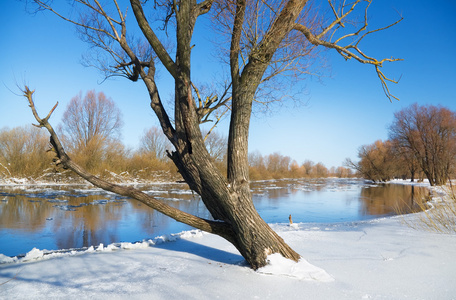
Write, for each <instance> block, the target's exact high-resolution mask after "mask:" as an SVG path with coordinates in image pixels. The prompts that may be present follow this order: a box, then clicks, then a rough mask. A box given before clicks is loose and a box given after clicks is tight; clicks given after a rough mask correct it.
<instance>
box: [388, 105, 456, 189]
mask: <svg viewBox="0 0 456 300" xmlns="http://www.w3.org/2000/svg"><path fill="white" fill-rule="evenodd" d="M389 134H390V139H392V140H393V141H395V144H396V146H397V147H400V148H403V149H407V151H404V150H403V151H402V153H403V154H406V155H410V153H413V156H414V158H415V159H416V160H417V161H418V163H419V166H420V168H421V169H422V171H423V172H424V174H425V175H426V177H427V178H428V179H429V183H430V184H431V185H443V184H445V183H446V181H447V180H448V179H449V176H450V174H451V173H452V172H453V169H454V168H455V165H456V113H455V112H453V111H450V110H449V109H447V108H444V107H437V106H434V105H427V106H419V105H417V104H416V103H415V104H413V105H412V106H410V107H407V108H404V109H402V110H401V111H399V112H397V113H395V114H394V121H393V123H392V124H391V126H390V128H389ZM408 160H409V162H410V163H411V164H413V163H415V160H413V159H412V158H410V157H408ZM411 167H412V168H414V167H415V166H414V165H411Z"/></svg>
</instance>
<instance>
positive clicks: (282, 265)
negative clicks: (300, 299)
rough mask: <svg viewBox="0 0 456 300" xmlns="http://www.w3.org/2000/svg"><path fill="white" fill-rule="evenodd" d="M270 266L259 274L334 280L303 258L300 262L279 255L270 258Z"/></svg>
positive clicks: (310, 279) (265, 267)
mask: <svg viewBox="0 0 456 300" xmlns="http://www.w3.org/2000/svg"><path fill="white" fill-rule="evenodd" d="M267 261H268V264H267V265H266V266H264V267H263V268H260V269H258V270H257V272H258V273H261V274H267V275H279V276H287V277H294V278H297V279H299V280H309V281H320V282H331V281H334V278H333V277H332V276H331V275H329V274H328V273H326V271H325V270H323V269H320V268H318V267H316V266H314V265H312V264H310V263H309V262H308V261H307V260H305V259H303V258H301V259H300V260H299V261H298V262H294V261H292V260H290V259H287V258H285V257H283V256H282V255H281V254H279V253H274V254H271V255H269V256H268V258H267Z"/></svg>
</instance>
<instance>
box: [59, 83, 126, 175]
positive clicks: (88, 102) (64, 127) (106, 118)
mask: <svg viewBox="0 0 456 300" xmlns="http://www.w3.org/2000/svg"><path fill="white" fill-rule="evenodd" d="M121 129H122V114H121V112H120V110H119V109H118V108H117V106H116V104H115V102H114V101H113V100H112V99H110V98H108V97H106V95H105V94H104V93H103V92H99V93H96V92H95V91H93V90H92V91H88V92H87V93H86V94H85V96H84V97H82V94H79V95H78V96H76V97H73V98H72V99H71V101H70V103H69V104H68V106H67V108H66V110H65V112H64V114H63V118H62V124H61V131H62V133H63V135H62V141H64V144H65V145H66V147H67V149H68V151H69V153H72V154H73V155H74V156H75V158H77V159H76V161H78V162H79V163H80V164H81V165H82V166H84V167H86V168H88V169H91V170H94V168H95V167H96V166H98V165H99V164H100V163H101V161H102V159H103V157H104V156H105V153H106V150H108V148H109V145H114V144H116V142H117V141H118V140H119V137H120V130H121Z"/></svg>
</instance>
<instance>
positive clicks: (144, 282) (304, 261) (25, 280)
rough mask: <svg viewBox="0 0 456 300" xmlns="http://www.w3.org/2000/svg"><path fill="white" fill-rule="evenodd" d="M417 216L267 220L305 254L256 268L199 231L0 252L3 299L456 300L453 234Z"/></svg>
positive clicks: (231, 248) (227, 245) (455, 240)
mask: <svg viewBox="0 0 456 300" xmlns="http://www.w3.org/2000/svg"><path fill="white" fill-rule="evenodd" d="M393 183H396V184H409V183H408V182H407V181H394V182H393ZM424 185H426V183H424ZM434 191H436V192H439V190H438V189H435V190H434ZM438 198H439V197H438V196H436V197H435V199H434V201H437V200H438ZM420 217H421V216H420V214H413V215H406V216H395V217H388V218H380V219H374V220H368V221H359V222H350V223H332V224H317V223H292V224H285V223H284V224H270V226H271V227H272V228H273V229H274V230H275V231H276V232H277V233H278V234H279V235H280V236H281V237H283V238H284V240H285V241H286V242H287V243H288V244H289V245H290V246H291V247H292V248H293V249H294V250H296V251H297V252H298V253H300V254H301V255H302V258H301V260H300V261H299V262H297V263H296V262H293V261H290V260H287V259H285V258H283V257H281V256H280V255H278V254H272V255H270V256H268V265H267V266H265V267H263V268H261V269H259V270H257V271H254V270H252V269H250V268H249V267H248V266H247V264H246V263H245V261H244V259H243V258H242V257H241V256H240V255H239V253H238V252H237V250H236V249H235V248H234V246H232V245H231V244H230V243H228V242H227V241H225V240H224V239H222V238H220V237H218V236H215V235H211V234H207V233H203V232H201V231H199V230H191V231H185V232H182V233H178V234H170V235H164V236H159V237H156V238H155V239H153V240H144V241H141V242H137V243H125V242H123V243H114V244H110V245H103V244H99V245H98V246H92V247H89V248H87V249H67V250H59V251H48V250H45V249H36V248H33V249H31V250H30V251H29V252H28V253H27V254H26V255H25V256H23V257H8V256H5V255H3V254H0V299H92V298H103V299H105V298H106V299H126V298H128V299H178V298H179V299H230V300H231V299H316V300H319V299H342V300H343V299H456V285H455V284H454V278H456V260H455V259H454V257H456V234H438V233H433V232H430V231H426V230H424V229H420V228H421V227H419V226H416V228H418V229H413V228H411V227H410V226H408V225H407V224H416V223H418V222H421V221H420Z"/></svg>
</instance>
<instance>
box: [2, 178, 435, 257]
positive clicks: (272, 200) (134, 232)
mask: <svg viewBox="0 0 456 300" xmlns="http://www.w3.org/2000/svg"><path fill="white" fill-rule="evenodd" d="M139 188H140V189H142V190H143V191H145V192H147V193H148V194H151V195H154V196H155V197H156V198H157V199H159V200H161V201H163V202H165V203H167V204H169V205H171V206H174V207H176V208H179V209H181V210H183V211H186V212H189V213H191V214H194V215H197V216H199V217H202V218H210V215H209V213H208V211H207V210H206V208H205V207H204V204H203V203H202V201H201V199H200V198H199V197H198V196H197V195H195V194H193V193H192V192H191V191H190V190H188V188H187V186H186V185H185V184H180V183H168V184H153V185H144V186H139ZM251 189H252V193H253V201H254V204H255V207H256V208H257V210H258V211H259V213H260V215H261V216H262V217H263V218H264V219H265V220H266V222H269V223H286V222H288V216H289V215H290V214H291V215H292V218H293V221H294V222H310V223H333V222H351V221H359V220H366V219H371V218H376V217H382V216H387V215H391V214H394V213H395V211H397V207H398V206H400V207H401V209H402V211H406V212H410V209H409V207H414V205H415V204H416V201H418V200H417V199H419V197H418V196H417V195H424V194H425V193H426V192H427V190H426V189H425V188H419V187H412V186H405V185H396V184H387V185H372V184H371V183H368V182H365V181H364V180H357V179H315V180H309V179H296V180H272V181H260V182H254V183H252V185H251ZM189 229H191V227H189V226H187V225H185V224H181V223H178V222H176V221H174V220H172V219H170V218H168V217H166V216H164V215H162V214H160V213H158V212H156V211H155V210H153V209H151V208H149V207H147V206H145V205H144V204H141V203H139V202H137V201H134V200H130V199H128V198H126V197H120V196H118V195H115V194H112V193H108V192H105V191H103V190H100V189H96V188H90V187H88V186H69V185H62V186H32V187H31V186H16V187H12V186H2V187H0V253H2V254H4V255H8V256H14V255H19V254H24V253H26V252H28V251H30V250H31V249H32V248H33V247H36V248H39V249H47V250H57V249H71V248H83V247H89V246H91V245H94V246H96V245H99V244H100V243H103V244H105V245H107V244H110V243H114V242H135V241H141V240H143V239H147V238H153V237H156V236H159V235H164V234H169V233H177V232H180V231H183V230H189Z"/></svg>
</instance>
